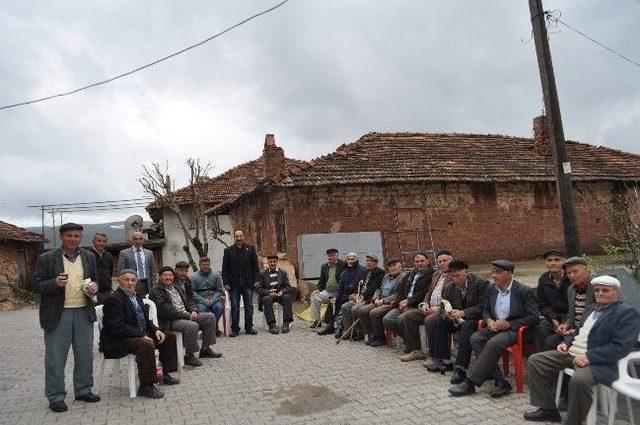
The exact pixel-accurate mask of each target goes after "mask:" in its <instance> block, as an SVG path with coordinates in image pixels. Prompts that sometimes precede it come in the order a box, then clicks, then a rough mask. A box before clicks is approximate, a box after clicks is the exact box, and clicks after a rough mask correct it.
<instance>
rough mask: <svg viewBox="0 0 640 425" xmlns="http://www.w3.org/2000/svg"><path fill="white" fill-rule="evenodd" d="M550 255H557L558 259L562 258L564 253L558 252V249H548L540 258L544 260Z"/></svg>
mask: <svg viewBox="0 0 640 425" xmlns="http://www.w3.org/2000/svg"><path fill="white" fill-rule="evenodd" d="M552 255H557V256H558V257H562V258H564V253H563V252H562V251H560V250H559V249H548V250H546V251H545V252H544V253H543V254H542V258H543V259H545V260H546V259H547V257H550V256H552Z"/></svg>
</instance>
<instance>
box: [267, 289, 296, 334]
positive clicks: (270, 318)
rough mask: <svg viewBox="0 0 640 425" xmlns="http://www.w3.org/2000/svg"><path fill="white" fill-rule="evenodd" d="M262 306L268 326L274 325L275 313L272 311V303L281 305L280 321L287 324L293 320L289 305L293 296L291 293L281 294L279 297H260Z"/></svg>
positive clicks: (291, 309)
mask: <svg viewBox="0 0 640 425" xmlns="http://www.w3.org/2000/svg"><path fill="white" fill-rule="evenodd" d="M261 299H262V308H263V310H264V318H265V320H266V321H267V325H268V326H270V327H271V326H275V324H276V315H275V313H274V312H273V303H278V304H280V305H281V306H282V323H283V324H285V325H287V324H289V323H291V322H293V308H292V306H291V303H292V300H293V297H292V296H291V294H283V295H282V296H281V297H274V298H271V297H270V296H269V295H265V296H263V297H261Z"/></svg>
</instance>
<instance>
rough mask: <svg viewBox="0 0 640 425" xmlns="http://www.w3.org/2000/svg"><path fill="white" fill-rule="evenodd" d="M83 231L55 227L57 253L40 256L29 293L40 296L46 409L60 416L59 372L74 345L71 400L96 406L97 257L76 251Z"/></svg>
mask: <svg viewBox="0 0 640 425" xmlns="http://www.w3.org/2000/svg"><path fill="white" fill-rule="evenodd" d="M82 229H83V228H82V226H81V225H79V224H75V223H66V224H63V225H62V226H60V242H61V246H60V248H57V249H54V250H52V251H48V252H45V253H43V254H40V256H39V257H38V262H37V264H36V271H35V276H34V282H33V291H34V292H37V293H38V294H40V326H41V327H42V328H43V329H44V350H45V353H44V368H45V387H44V393H45V396H46V397H47V399H48V400H49V408H50V409H51V410H52V411H54V412H65V411H66V410H67V405H66V403H65V401H64V399H65V397H66V395H67V392H66V391H65V385H64V368H65V364H66V363H67V356H68V355H69V348H70V347H71V346H72V345H73V360H74V363H73V390H74V393H75V398H76V400H80V401H85V402H90V403H95V402H97V401H100V397H98V396H97V395H96V394H94V393H93V392H92V387H93V322H95V320H96V310H95V307H94V301H93V299H92V297H93V296H95V295H96V294H97V293H98V284H97V283H96V282H97V281H98V274H97V268H96V257H95V255H93V254H92V253H91V252H90V251H87V250H85V249H83V248H80V242H81V241H82Z"/></svg>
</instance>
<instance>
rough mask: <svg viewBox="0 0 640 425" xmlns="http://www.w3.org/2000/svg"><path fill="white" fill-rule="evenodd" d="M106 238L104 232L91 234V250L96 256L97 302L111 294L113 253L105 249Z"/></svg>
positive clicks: (101, 301)
mask: <svg viewBox="0 0 640 425" xmlns="http://www.w3.org/2000/svg"><path fill="white" fill-rule="evenodd" d="M107 243H108V240H107V235H106V234H104V233H96V234H95V235H93V246H92V247H91V252H93V254H94V255H95V256H96V267H97V272H98V304H102V303H104V300H105V299H106V298H107V297H108V296H109V294H111V278H112V277H113V255H111V253H110V252H108V251H106V250H105V247H106V246H107Z"/></svg>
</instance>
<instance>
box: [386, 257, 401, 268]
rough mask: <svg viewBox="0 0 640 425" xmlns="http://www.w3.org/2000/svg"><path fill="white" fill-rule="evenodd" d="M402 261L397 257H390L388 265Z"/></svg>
mask: <svg viewBox="0 0 640 425" xmlns="http://www.w3.org/2000/svg"><path fill="white" fill-rule="evenodd" d="M401 262H402V261H400V260H399V259H397V258H390V259H389V260H387V266H390V265H392V264H395V263H401Z"/></svg>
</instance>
